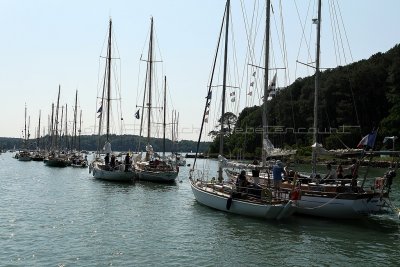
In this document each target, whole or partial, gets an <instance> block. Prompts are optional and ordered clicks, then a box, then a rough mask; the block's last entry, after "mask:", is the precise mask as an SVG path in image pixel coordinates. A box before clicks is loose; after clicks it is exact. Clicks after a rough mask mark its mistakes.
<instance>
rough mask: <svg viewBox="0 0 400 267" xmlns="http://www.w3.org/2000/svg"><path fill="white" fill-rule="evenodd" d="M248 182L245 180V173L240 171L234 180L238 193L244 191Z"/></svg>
mask: <svg viewBox="0 0 400 267" xmlns="http://www.w3.org/2000/svg"><path fill="white" fill-rule="evenodd" d="M248 184H249V182H248V181H247V178H246V171H241V172H240V174H239V176H238V178H237V179H236V188H237V191H238V192H243V191H245V190H246V187H247V186H248Z"/></svg>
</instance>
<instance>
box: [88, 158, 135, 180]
mask: <svg viewBox="0 0 400 267" xmlns="http://www.w3.org/2000/svg"><path fill="white" fill-rule="evenodd" d="M103 166H104V165H103V164H100V163H93V166H90V169H89V172H93V177H94V178H96V179H100V180H106V181H111V182H132V181H133V180H134V179H135V172H133V171H127V172H125V171H124V168H121V169H113V170H105V169H103V168H102V167H103ZM122 167H125V166H124V165H122Z"/></svg>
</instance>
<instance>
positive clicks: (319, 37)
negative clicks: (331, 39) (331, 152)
mask: <svg viewBox="0 0 400 267" xmlns="http://www.w3.org/2000/svg"><path fill="white" fill-rule="evenodd" d="M316 23H317V47H316V55H315V88H314V126H313V128H314V134H313V145H315V146H316V145H317V143H318V139H317V138H318V135H317V134H318V91H319V75H320V72H319V57H320V45H321V0H318V19H317V21H316ZM316 148H317V147H315V148H313V149H312V173H313V174H316V173H317V170H316V165H317V154H316Z"/></svg>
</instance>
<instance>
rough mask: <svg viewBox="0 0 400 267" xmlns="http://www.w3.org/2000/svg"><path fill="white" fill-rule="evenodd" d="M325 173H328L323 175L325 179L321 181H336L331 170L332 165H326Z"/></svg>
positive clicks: (334, 173) (334, 174) (334, 172)
mask: <svg viewBox="0 0 400 267" xmlns="http://www.w3.org/2000/svg"><path fill="white" fill-rule="evenodd" d="M326 168H327V171H328V173H327V174H326V175H325V177H324V178H323V179H322V181H326V180H331V181H332V180H336V177H337V176H336V170H334V169H332V165H331V164H330V163H328V164H327V165H326Z"/></svg>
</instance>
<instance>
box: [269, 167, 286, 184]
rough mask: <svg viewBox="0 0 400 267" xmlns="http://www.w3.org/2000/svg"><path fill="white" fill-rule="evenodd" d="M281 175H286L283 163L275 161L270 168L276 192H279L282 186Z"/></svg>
mask: <svg viewBox="0 0 400 267" xmlns="http://www.w3.org/2000/svg"><path fill="white" fill-rule="evenodd" d="M282 174H283V175H286V172H285V169H284V168H283V163H282V162H281V161H280V160H277V161H276V162H275V164H274V166H273V167H272V177H273V179H274V187H275V189H276V190H279V188H280V187H281V185H282Z"/></svg>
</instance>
